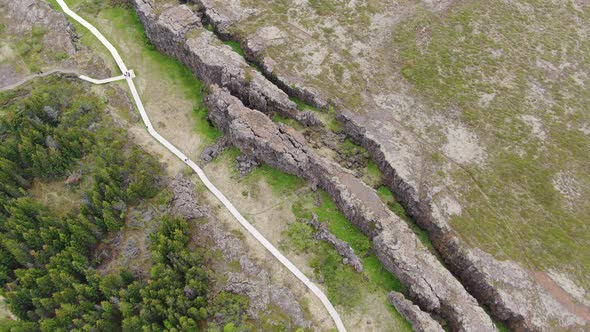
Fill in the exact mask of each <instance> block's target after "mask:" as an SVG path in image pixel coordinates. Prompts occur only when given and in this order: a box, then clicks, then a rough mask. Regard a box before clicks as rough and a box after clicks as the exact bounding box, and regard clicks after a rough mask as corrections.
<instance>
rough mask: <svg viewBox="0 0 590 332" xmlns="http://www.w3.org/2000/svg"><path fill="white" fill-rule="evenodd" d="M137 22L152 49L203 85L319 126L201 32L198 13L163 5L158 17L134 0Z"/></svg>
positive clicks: (148, 4) (145, 2)
mask: <svg viewBox="0 0 590 332" xmlns="http://www.w3.org/2000/svg"><path fill="white" fill-rule="evenodd" d="M133 4H134V6H135V9H136V11H137V13H138V15H139V19H140V21H141V22H142V23H143V25H144V26H145V31H146V34H147V36H148V37H149V39H150V40H151V41H152V43H153V44H154V45H155V46H156V48H157V49H158V50H160V51H162V52H164V53H166V54H168V55H171V56H173V57H175V58H177V59H179V60H180V61H181V62H182V63H183V64H185V65H186V66H187V67H189V68H190V69H191V70H192V71H193V73H194V74H195V75H196V76H198V77H199V79H201V80H202V81H203V82H205V83H206V84H207V85H210V84H216V85H219V86H221V87H224V88H227V89H228V91H230V92H231V93H232V94H233V95H235V96H236V97H238V98H240V99H241V100H243V101H244V103H245V104H246V105H248V106H249V107H252V108H255V109H259V110H262V111H264V112H266V113H268V114H273V113H276V114H279V115H281V116H284V117H286V118H290V119H294V120H296V121H299V122H300V123H302V124H303V125H317V124H318V123H321V121H319V120H318V119H314V115H313V113H309V112H300V111H299V110H298V109H297V105H296V104H295V103H294V102H293V101H291V100H290V99H289V96H288V95H287V94H286V93H284V92H283V91H282V90H280V89H279V88H278V87H276V86H275V85H274V84H273V83H271V82H270V81H268V80H267V79H266V78H265V77H264V76H263V75H262V74H261V73H260V72H258V71H257V70H255V69H253V68H252V67H250V65H249V64H248V63H247V62H246V60H245V59H244V58H242V57H241V56H240V55H238V54H237V53H236V52H234V51H233V50H232V49H231V47H229V46H227V45H224V44H223V43H221V41H220V40H219V39H218V38H217V36H215V34H213V33H212V32H210V31H208V30H207V29H205V28H204V27H203V25H202V22H201V13H200V12H194V11H193V10H192V9H191V8H189V7H188V6H187V5H172V4H167V5H163V7H162V8H161V9H160V10H161V14H160V15H159V16H158V15H157V14H156V13H155V10H154V2H153V1H151V0H134V1H133Z"/></svg>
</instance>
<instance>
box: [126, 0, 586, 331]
mask: <svg viewBox="0 0 590 332" xmlns="http://www.w3.org/2000/svg"><path fill="white" fill-rule="evenodd" d="M191 2H193V3H197V4H199V5H200V6H201V8H202V12H203V13H204V14H205V16H206V21H208V22H211V23H213V24H214V25H215V29H216V31H217V32H218V33H219V34H220V35H221V37H222V38H231V37H232V36H231V33H230V30H229V29H228V28H229V27H230V26H231V25H232V24H234V23H235V22H237V21H239V20H240V15H250V14H251V13H239V12H235V13H229V14H228V13H225V12H221V11H220V10H219V8H216V5H215V3H214V2H213V1H211V0H192V1H191ZM133 3H134V5H135V6H136V8H137V10H138V13H139V15H140V18H141V20H142V22H143V23H144V25H145V26H146V30H151V31H152V35H150V33H148V35H149V36H150V38H152V41H153V42H154V43H155V44H156V45H157V46H158V47H160V48H161V49H163V50H165V49H168V51H166V50H165V51H166V52H167V53H169V54H171V55H173V56H175V57H177V58H179V59H181V60H182V61H183V62H185V63H187V62H188V63H187V65H189V67H191V69H193V71H194V72H195V73H197V75H198V76H199V77H200V78H201V79H203V80H204V81H206V82H213V83H215V82H214V80H210V79H208V77H207V76H203V74H207V72H204V73H203V72H200V71H199V70H198V67H196V65H198V62H201V61H203V60H202V59H199V58H195V59H196V60H195V59H193V60H190V58H191V57H193V55H191V54H190V50H188V51H187V50H185V47H184V45H183V44H182V40H183V38H177V41H176V42H175V43H170V40H167V39H166V36H169V34H172V35H174V31H176V34H177V35H183V33H182V32H178V31H183V30H182V29H180V30H176V29H169V31H160V29H164V27H165V26H166V25H167V24H168V25H170V24H175V22H174V20H171V17H174V16H170V13H173V12H172V11H171V12H170V13H168V16H165V15H163V16H162V17H161V20H162V19H165V20H168V23H165V22H161V21H158V19H157V18H156V17H155V16H154V15H153V14H152V13H153V10H152V9H153V8H152V6H153V2H152V1H150V0H133ZM185 9H186V8H185ZM167 10H171V9H170V8H168V9H165V10H164V12H163V13H166V11H167ZM183 11H185V12H186V10H184V9H183ZM193 14H195V13H193ZM230 14H231V15H230ZM195 15H197V14H195ZM232 15H233V16H232ZM234 16H235V17H234ZM179 17H182V15H180V16H179ZM164 30H165V29H164ZM153 31H160V33H161V35H159V36H158V35H157V34H154V32H153ZM194 31H195V30H193V32H191V33H192V34H199V33H201V31H202V29H198V31H199V32H194ZM207 33H208V32H207ZM184 34H186V32H185V33H184ZM265 34H266V32H265V31H257V32H256V33H254V34H253V35H251V36H246V39H245V40H244V41H243V43H242V46H243V47H244V49H245V52H246V56H247V58H248V59H249V60H250V61H253V62H256V63H258V64H259V65H260V66H261V67H262V69H263V71H264V73H265V75H266V77H267V78H268V79H269V80H270V81H272V82H273V83H275V84H276V85H277V86H279V87H280V88H281V89H282V90H284V91H286V92H287V93H289V95H292V96H296V97H298V98H300V99H302V100H304V101H306V102H308V103H310V104H312V105H314V106H317V107H320V108H323V107H326V106H327V105H328V102H327V99H326V98H325V97H324V96H323V95H322V94H321V92H320V91H317V90H315V89H313V88H312V87H306V86H302V85H301V84H299V82H298V81H297V79H296V77H290V76H282V77H277V76H276V75H275V74H274V73H273V70H272V68H273V60H272V59H270V58H264V57H262V56H261V52H260V51H261V50H262V49H264V47H265V43H268V42H269V41H268V40H267V39H265ZM210 40H211V39H210ZM219 47H224V46H221V45H220V46H219ZM226 51H229V49H227V48H226ZM177 54H179V55H177ZM191 61H194V62H197V63H196V64H193V66H191V65H190V64H189V63H190V62H191ZM224 61H225V60H224ZM224 61H223V62H224ZM217 63H221V62H219V61H218V62H217ZM208 65H214V64H208ZM256 73H257V72H256ZM244 76H245V74H244ZM232 79H233V82H234V83H236V84H237V85H242V86H246V87H247V86H248V84H245V83H248V82H245V80H244V79H240V80H236V79H235V78H232ZM232 79H230V80H232ZM237 81H239V82H237ZM224 83H225V85H224V84H221V85H222V86H226V87H227V88H228V89H229V90H230V91H231V93H232V94H234V95H236V96H238V97H239V98H241V99H242V100H243V101H244V102H245V103H246V104H247V105H250V106H252V107H253V108H257V109H260V110H262V111H264V112H268V111H269V107H268V105H267V104H265V103H264V102H261V103H259V104H258V106H254V105H253V103H252V102H251V98H250V95H249V94H248V93H239V92H236V89H237V90H238V91H240V90H243V89H244V88H243V87H242V88H240V87H239V86H238V87H237V88H236V87H235V85H231V84H226V83H227V82H224ZM232 87H233V89H231V88H232ZM275 88H276V87H275ZM288 116H289V115H288ZM291 116H292V115H291ZM339 117H340V120H342V121H343V122H344V123H345V124H346V126H345V131H346V133H347V134H348V135H349V136H350V137H352V138H354V139H355V141H357V142H360V143H361V144H362V145H363V146H364V147H366V148H367V149H368V150H369V152H370V153H371V155H372V157H373V159H374V161H375V162H376V164H377V165H378V166H379V168H380V169H381V171H382V172H383V173H384V175H385V179H386V181H387V185H388V186H389V187H390V188H391V189H392V191H393V192H394V193H395V194H396V196H397V197H398V198H399V199H400V201H401V202H402V204H403V205H404V207H405V208H406V209H407V210H408V212H409V214H410V215H411V216H413V217H414V218H415V219H416V220H417V221H418V223H419V225H420V226H421V227H422V228H423V229H426V230H427V231H428V232H429V235H430V237H431V239H432V240H433V243H434V244H435V246H436V248H437V250H438V251H439V252H440V253H441V255H442V257H443V258H444V260H445V262H446V263H447V264H448V267H449V268H450V270H451V271H453V273H455V275H457V276H458V277H459V278H460V280H461V281H462V282H463V284H464V285H465V286H466V287H467V289H468V290H469V291H470V292H471V293H472V294H473V295H474V296H475V297H477V298H478V299H479V301H480V302H482V303H484V304H486V305H488V306H489V307H490V309H491V312H492V314H493V315H494V316H495V317H497V318H498V319H500V320H502V321H505V322H507V323H508V325H509V326H510V327H512V328H514V329H518V330H541V331H549V330H552V328H553V326H554V325H555V324H557V325H559V326H560V327H561V328H566V329H574V330H575V329H582V327H581V326H582V325H583V324H584V321H583V320H582V319H581V318H579V317H577V316H575V315H574V314H572V313H570V312H569V311H568V310H567V309H566V308H565V307H564V306H563V305H561V304H560V303H559V302H557V301H556V300H555V299H554V298H553V297H552V296H551V295H549V294H548V293H547V292H545V290H544V289H543V288H542V287H541V286H540V285H539V284H538V283H536V282H535V281H534V280H533V279H532V278H531V277H530V276H528V274H527V273H526V270H525V269H524V268H523V267H522V266H520V265H518V264H516V263H513V262H500V261H498V260H495V259H494V258H493V257H491V256H490V255H488V254H486V253H484V252H482V251H480V250H473V249H469V248H468V247H467V246H466V245H465V244H464V243H463V242H462V241H461V240H460V239H459V238H458V237H456V236H455V235H454V234H453V232H452V229H451V227H450V225H449V224H448V222H447V221H446V220H445V218H443V217H442V216H441V215H440V211H439V208H440V207H438V206H436V205H433V202H432V201H430V199H429V198H428V197H429V195H428V194H424V195H420V196H419V195H418V194H417V193H418V185H417V184H416V182H415V181H413V180H412V179H410V178H408V177H407V176H406V174H405V173H404V172H403V171H402V170H401V169H400V168H399V167H398V166H399V165H398V164H397V163H396V162H395V158H392V157H390V156H389V157H388V156H387V152H386V149H385V148H384V147H383V146H382V143H383V142H382V140H381V139H380V138H378V137H375V136H374V135H371V134H370V133H367V132H366V130H365V128H366V124H363V123H362V121H359V119H358V117H357V116H356V115H355V114H353V113H352V112H349V111H347V110H345V109H340V110H339ZM423 189H424V188H423ZM499 271H502V272H499Z"/></svg>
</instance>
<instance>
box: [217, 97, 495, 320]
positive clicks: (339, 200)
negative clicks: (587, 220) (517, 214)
mask: <svg viewBox="0 0 590 332" xmlns="http://www.w3.org/2000/svg"><path fill="white" fill-rule="evenodd" d="M205 102H206V103H207V105H208V106H209V111H210V119H211V120H212V121H213V122H214V123H215V124H216V125H217V126H218V127H219V128H221V129H222V130H223V131H224V132H225V133H226V134H227V135H228V136H229V137H230V139H231V140H232V142H233V143H234V145H235V146H236V147H238V148H239V149H240V150H241V151H242V152H244V153H245V154H248V155H251V156H253V157H255V158H256V159H258V160H261V161H263V162H265V163H267V164H269V165H270V166H272V167H275V168H278V169H281V170H283V171H285V172H288V173H290V174H294V175H297V176H300V177H302V178H305V179H308V180H310V181H311V182H312V183H316V184H317V185H318V186H320V187H321V188H323V189H325V190H326V191H327V192H328V194H329V195H330V197H331V198H332V199H333V200H334V201H335V202H336V204H337V205H338V207H339V208H340V209H341V210H342V211H343V213H344V214H345V216H346V217H347V218H348V219H349V220H351V221H352V222H353V223H354V224H356V225H357V226H358V227H359V228H360V229H361V230H362V231H363V232H364V233H365V234H366V235H368V236H370V237H371V238H372V241H373V248H374V250H375V252H376V254H377V256H378V257H379V259H380V260H381V261H382V262H383V263H384V265H385V267H386V268H387V269H388V270H389V271H390V272H392V273H394V274H395V275H396V276H398V277H399V278H400V280H401V281H402V283H403V284H404V285H406V287H407V288H408V290H409V294H410V296H411V297H412V298H413V299H414V300H415V301H416V302H417V303H418V304H419V305H420V307H421V308H423V309H424V310H426V311H429V312H432V313H435V314H438V315H440V316H442V317H443V318H444V319H445V320H446V321H447V322H448V323H449V324H450V325H451V327H452V328H453V329H454V330H458V331H494V330H495V326H494V324H493V323H492V321H491V320H490V318H489V317H488V316H487V314H486V313H485V311H484V310H483V309H482V308H481V307H479V306H478V304H477V302H476V301H475V299H474V298H473V297H471V295H469V293H467V291H466V290H465V289H464V288H463V286H462V285H461V284H460V283H459V282H458V281H457V280H456V279H455V278H454V277H453V276H452V275H451V274H450V273H449V272H448V271H447V270H446V269H445V268H444V267H443V266H442V265H441V264H440V262H439V261H438V260H437V259H436V258H435V257H434V256H433V255H432V254H431V253H430V252H429V251H428V250H427V249H426V248H425V247H424V246H423V245H422V243H421V242H420V241H419V240H418V238H417V237H416V235H415V234H414V233H413V232H412V231H411V230H410V228H409V227H408V225H407V224H406V223H405V222H403V221H402V220H400V219H399V218H398V217H397V216H396V215H395V214H393V213H392V212H391V211H389V209H387V207H386V206H385V205H384V204H382V203H381V201H380V200H379V198H378V196H377V194H376V192H375V191H374V190H373V189H371V188H369V187H367V186H366V185H365V184H363V183H362V182H361V181H359V180H358V179H357V178H355V177H354V176H353V175H352V174H350V173H349V172H348V171H346V170H345V169H343V168H341V167H340V166H338V165H335V164H332V163H328V162H326V161H324V160H322V159H320V158H319V157H317V156H316V155H315V154H314V153H313V152H312V151H311V149H310V148H309V147H308V146H307V143H306V141H305V138H303V136H301V135H300V134H299V133H298V132H296V131H295V130H293V129H292V128H290V127H287V126H284V125H282V124H279V125H276V124H275V123H274V122H272V121H271V120H270V119H269V118H268V117H267V116H265V115H264V114H262V113H261V112H258V111H255V110H252V109H249V108H247V107H245V106H244V105H243V104H242V103H241V102H240V100H238V99H237V98H235V97H233V96H232V95H231V94H230V93H229V92H228V91H227V90H224V89H221V88H219V87H216V86H213V87H211V94H210V95H208V96H207V97H206V99H205Z"/></svg>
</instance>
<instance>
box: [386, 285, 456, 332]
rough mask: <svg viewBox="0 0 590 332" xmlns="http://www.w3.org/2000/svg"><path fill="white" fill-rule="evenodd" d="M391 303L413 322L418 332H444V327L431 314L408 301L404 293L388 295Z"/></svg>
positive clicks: (413, 326)
mask: <svg viewBox="0 0 590 332" xmlns="http://www.w3.org/2000/svg"><path fill="white" fill-rule="evenodd" d="M387 298H388V300H389V303H391V305H393V306H394V307H395V309H397V311H398V312H399V313H400V314H402V316H404V318H406V319H407V320H408V321H409V322H410V323H411V324H412V328H414V331H416V332H442V331H444V329H443V328H442V326H441V325H440V323H438V322H437V321H436V320H434V319H433V318H432V317H430V315H428V314H427V313H425V312H424V311H422V310H420V308H419V307H418V306H417V305H415V304H413V303H412V301H408V300H407V299H406V298H405V297H404V295H403V294H401V293H398V292H391V293H389V296H388V297H387Z"/></svg>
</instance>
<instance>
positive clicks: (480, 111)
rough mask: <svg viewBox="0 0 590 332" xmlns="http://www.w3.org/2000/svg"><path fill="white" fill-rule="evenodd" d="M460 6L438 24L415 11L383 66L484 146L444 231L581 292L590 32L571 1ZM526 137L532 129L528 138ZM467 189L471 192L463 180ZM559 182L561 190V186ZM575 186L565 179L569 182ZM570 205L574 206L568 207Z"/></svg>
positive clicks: (589, 206) (586, 245)
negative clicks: (484, 159)
mask: <svg viewBox="0 0 590 332" xmlns="http://www.w3.org/2000/svg"><path fill="white" fill-rule="evenodd" d="M521 3H522V6H521V7H516V6H515V5H514V4H512V3H509V2H494V3H490V2H488V1H470V2H466V3H463V4H461V5H459V6H454V7H453V8H452V10H450V11H449V12H445V14H444V15H440V14H436V13H431V12H429V11H428V10H426V9H423V10H421V11H418V13H417V14H415V15H413V16H412V17H411V18H409V19H408V20H407V21H406V22H405V23H402V24H401V25H400V26H399V27H397V28H396V30H395V33H393V40H392V44H391V47H393V48H395V49H399V50H400V51H399V54H397V55H396V56H395V57H394V59H393V61H394V62H395V63H396V65H397V66H399V67H400V68H402V74H403V76H404V77H405V78H406V79H407V80H408V81H410V82H411V83H412V84H413V85H414V86H415V88H416V91H417V93H419V94H421V95H423V96H425V100H427V101H428V103H430V105H431V106H432V107H433V108H435V109H436V108H444V109H447V108H449V109H450V108H453V109H459V110H460V111H461V114H462V121H463V122H464V123H466V124H467V125H468V126H469V128H470V129H471V130H473V131H474V132H476V133H477V134H478V135H479V136H480V139H481V140H482V142H483V143H484V145H485V146H486V147H488V150H487V153H488V160H489V162H488V164H487V165H485V168H483V167H479V166H475V167H469V168H468V169H467V173H466V172H464V170H461V172H457V173H456V174H454V175H453V176H454V180H455V181H456V182H457V183H470V185H469V186H465V187H464V188H465V190H464V191H463V192H462V193H461V195H462V200H463V201H464V202H465V204H464V207H465V208H464V211H463V213H462V214H461V216H458V217H456V218H454V220H453V226H454V227H455V228H456V229H457V230H458V231H459V233H460V234H462V236H463V237H465V239H467V241H468V242H469V243H470V244H471V245H473V246H479V247H480V248H482V249H484V250H486V251H488V252H490V253H493V254H494V255H495V257H497V258H499V259H513V260H516V261H519V262H522V263H524V264H525V265H526V266H527V267H530V268H533V269H539V270H547V269H551V268H560V269H563V270H565V271H568V272H569V273H570V275H572V276H576V279H578V280H579V281H580V282H582V283H583V284H584V285H585V286H586V287H590V280H588V278H587V276H588V275H590V258H589V257H588V255H579V254H577V253H579V252H590V242H589V241H588V239H590V230H589V229H588V227H586V226H585V224H586V223H587V220H588V216H590V203H589V201H588V200H584V199H582V200H577V201H576V198H575V197H568V195H567V194H565V195H564V194H563V193H562V192H560V189H559V182H560V181H565V180H562V179H564V178H565V179H570V180H568V181H569V184H568V185H567V186H568V187H569V189H568V190H574V191H576V192H577V194H576V195H577V197H588V195H589V194H590V192H589V191H588V190H589V188H590V172H589V169H588V167H587V165H590V159H589V158H590V139H589V138H588V135H587V134H584V132H583V131H584V129H583V128H582V127H580V124H581V123H590V116H589V115H588V114H589V113H588V112H587V110H588V108H589V107H590V96H589V95H588V93H587V87H588V84H589V83H588V81H587V80H583V79H580V76H579V75H580V73H582V72H583V71H584V68H588V65H589V64H590V57H588V54H590V42H589V41H588V39H587V38H582V37H580V36H581V34H584V32H583V31H585V29H586V28H585V27H587V26H588V24H590V14H589V12H588V11H587V10H584V9H580V8H578V6H577V5H575V4H574V3H573V2H567V3H565V2H562V3H556V2H547V1H539V0H527V1H521ZM535 128H536V129H535ZM474 179H475V180H476V181H477V183H473V180H474ZM560 179H561V180H560ZM571 179H575V180H571ZM576 195H574V196H576Z"/></svg>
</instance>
